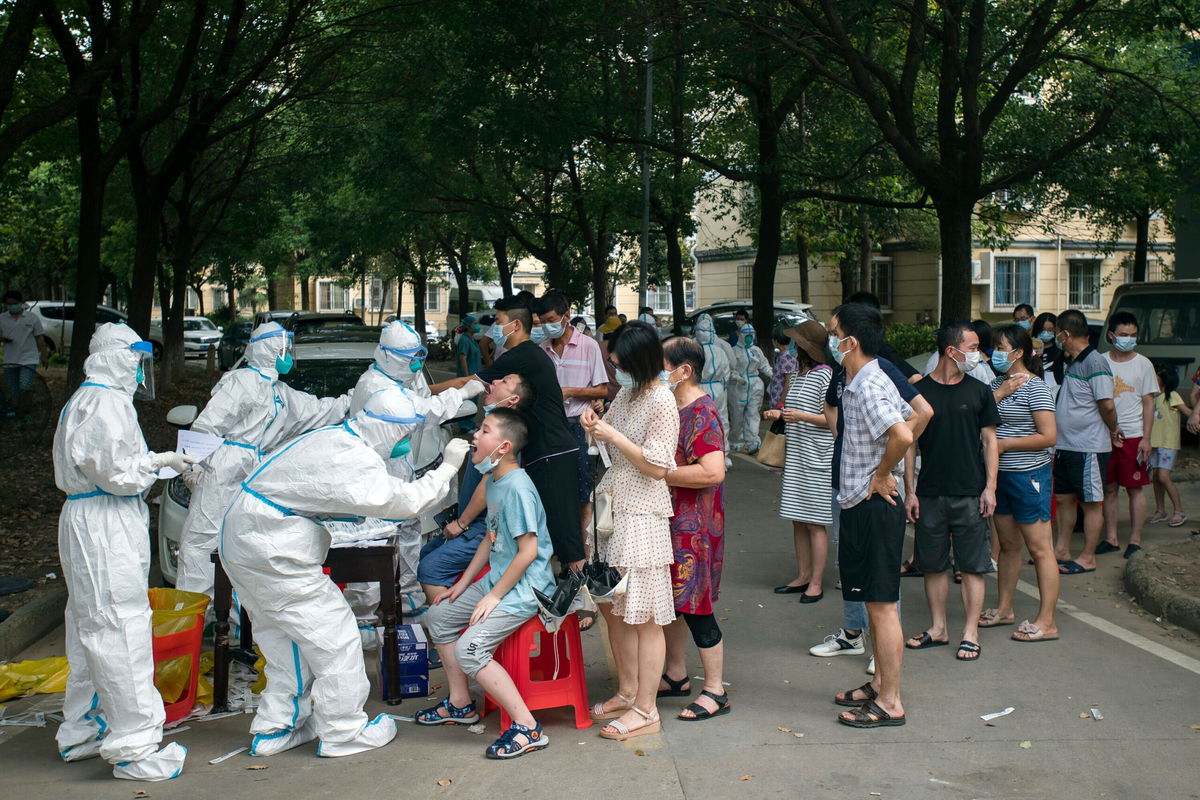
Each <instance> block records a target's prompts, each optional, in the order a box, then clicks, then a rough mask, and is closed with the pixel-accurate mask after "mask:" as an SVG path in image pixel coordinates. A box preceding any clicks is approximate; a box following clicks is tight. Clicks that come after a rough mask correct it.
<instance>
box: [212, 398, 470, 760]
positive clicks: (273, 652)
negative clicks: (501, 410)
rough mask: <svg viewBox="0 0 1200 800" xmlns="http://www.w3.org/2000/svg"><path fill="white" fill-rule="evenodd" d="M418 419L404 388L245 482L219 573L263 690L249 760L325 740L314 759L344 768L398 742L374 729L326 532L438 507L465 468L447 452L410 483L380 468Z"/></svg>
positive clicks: (378, 722) (463, 447) (383, 728)
mask: <svg viewBox="0 0 1200 800" xmlns="http://www.w3.org/2000/svg"><path fill="white" fill-rule="evenodd" d="M415 413H416V411H415V409H414V408H413V404H412V402H411V401H410V399H409V396H408V395H407V394H405V393H404V392H403V391H401V390H400V389H398V388H389V389H383V390H381V391H378V392H376V393H375V394H373V395H371V397H370V398H368V400H367V402H366V404H365V406H364V407H363V410H362V412H361V413H359V414H358V415H357V416H355V417H353V418H351V419H349V420H346V421H344V422H342V423H341V424H340V425H333V426H330V427H327V428H321V429H320V430H316V431H312V432H310V433H306V434H303V435H302V436H300V437H298V438H296V439H294V440H292V441H291V442H290V443H289V444H287V445H286V446H284V447H282V448H280V449H279V450H278V451H277V452H276V453H274V454H272V455H270V456H268V457H267V458H266V459H265V460H264V461H263V463H262V464H261V465H260V466H259V467H258V468H257V469H256V470H255V471H254V472H253V473H251V475H250V476H249V477H248V478H247V479H246V480H245V481H243V482H242V488H241V491H240V492H239V493H238V494H237V496H236V497H235V498H234V500H233V503H232V504H231V505H230V507H229V510H228V511H227V512H226V514H225V521H224V524H223V525H222V528H221V543H220V549H221V563H222V564H223V565H224V567H225V570H226V571H227V572H228V574H229V578H230V581H231V582H232V583H233V587H234V589H236V590H237V592H238V596H239V597H240V598H241V601H242V605H243V607H245V608H246V610H247V611H248V612H249V613H250V618H251V619H252V620H253V622H254V639H255V642H256V643H257V644H258V647H259V649H260V650H261V651H262V654H263V657H264V658H265V659H266V667H265V672H266V677H267V686H266V689H265V690H264V691H263V693H262V699H261V702H260V703H259V706H258V712H257V714H256V715H255V717H254V721H253V723H251V725H250V732H251V733H252V734H254V738H253V741H252V743H251V747H250V754H251V755H254V756H266V755H272V754H274V753H279V752H282V751H284V750H288V749H290V748H292V747H296V746H298V745H301V744H304V743H305V742H309V741H312V740H313V739H320V745H319V746H318V748H317V755H319V756H325V757H336V756H347V755H352V754H354V753H361V752H363V751H365V750H370V749H373V748H376V747H382V746H383V745H385V744H387V743H388V742H390V741H391V740H392V738H393V737H395V735H396V722H395V720H393V719H392V718H391V717H390V716H388V715H387V714H380V715H379V716H378V717H376V718H375V719H373V720H370V721H368V719H367V715H366V714H365V713H364V712H363V703H364V702H365V701H366V699H367V694H368V692H369V691H370V684H369V682H368V681H367V675H366V665H365V663H364V661H363V654H362V648H361V647H360V646H359V635H358V629H357V626H356V625H355V622H354V616H353V615H352V614H351V612H350V606H349V605H348V604H347V602H346V600H345V599H344V598H343V597H342V593H341V592H340V591H338V588H337V586H336V585H335V584H334V583H333V582H332V581H330V580H329V577H328V576H327V575H325V573H324V572H322V570H321V565H322V564H323V563H324V561H325V559H326V557H327V556H328V553H329V547H330V544H331V543H339V542H340V540H341V538H342V537H343V534H341V533H340V532H339V533H333V534H331V533H330V531H329V530H328V529H326V528H325V527H324V526H323V525H322V524H321V522H322V520H325V521H330V520H338V521H352V522H359V521H361V519H362V518H364V517H370V518H376V519H385V520H399V519H407V518H409V517H414V516H416V515H417V514H420V513H421V512H422V511H424V510H426V509H427V508H428V507H429V506H430V505H432V504H433V503H434V502H436V501H437V500H438V499H439V498H441V497H442V496H443V495H444V494H445V493H446V489H447V487H448V486H449V485H450V482H451V480H452V479H453V478H454V476H455V475H456V474H457V472H458V468H459V467H460V466H461V465H462V463H463V460H464V458H465V456H466V453H467V450H468V446H467V443H466V442H465V441H462V440H461V439H455V440H453V441H451V442H450V443H449V444H448V445H447V446H446V449H445V452H444V454H443V462H442V464H441V466H439V467H438V468H437V469H435V470H432V471H431V472H429V473H428V474H426V475H425V476H423V477H422V478H420V479H418V480H415V481H404V480H401V479H399V478H396V477H395V476H393V475H390V474H389V473H388V470H387V464H386V463H385V462H386V461H387V460H388V459H389V458H390V457H391V456H392V454H393V453H394V452H396V451H397V450H398V446H399V445H400V443H401V442H402V441H403V439H404V438H405V437H406V436H407V435H408V432H409V430H411V424H410V422H409V420H411V419H412V418H413V416H414V414H415Z"/></svg>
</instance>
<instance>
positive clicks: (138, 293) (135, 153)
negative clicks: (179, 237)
mask: <svg viewBox="0 0 1200 800" xmlns="http://www.w3.org/2000/svg"><path fill="white" fill-rule="evenodd" d="M126 163H127V164H128V165H129V189H130V194H131V195H133V207H134V216H135V219H134V245H133V275H132V277H131V279H130V290H129V326H130V327H131V328H133V329H134V331H136V332H137V334H138V335H139V336H142V337H145V336H146V335H147V333H148V332H149V330H150V315H151V310H152V308H153V306H154V276H155V275H156V274H157V273H158V258H159V249H160V248H161V246H162V218H163V206H164V205H165V203H166V198H165V197H162V196H160V195H159V194H158V193H157V192H155V191H154V188H153V186H152V185H151V180H150V176H149V175H148V174H147V170H146V163H145V160H144V159H143V157H142V152H141V149H140V145H138V144H135V145H134V146H133V147H131V148H130V150H129V153H128V156H127V158H126Z"/></svg>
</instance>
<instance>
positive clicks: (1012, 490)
mask: <svg viewBox="0 0 1200 800" xmlns="http://www.w3.org/2000/svg"><path fill="white" fill-rule="evenodd" d="M1052 483H1053V481H1051V479H1050V465H1049V464H1043V465H1042V466H1040V467H1034V468H1033V469H1022V470H1008V469H1002V470H1000V473H999V475H998V476H997V480H996V513H997V514H1004V515H1011V516H1012V518H1013V520H1015V521H1016V522H1020V523H1022V524H1028V523H1031V522H1041V521H1043V520H1049V519H1050V497H1051V494H1050V493H1051V491H1052V490H1053V487H1052V486H1051V484H1052Z"/></svg>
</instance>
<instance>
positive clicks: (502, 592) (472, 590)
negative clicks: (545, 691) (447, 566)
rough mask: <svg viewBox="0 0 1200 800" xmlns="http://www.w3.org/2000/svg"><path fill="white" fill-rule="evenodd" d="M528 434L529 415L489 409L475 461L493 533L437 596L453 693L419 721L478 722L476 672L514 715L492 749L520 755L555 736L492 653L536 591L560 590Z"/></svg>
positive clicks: (436, 637) (439, 634)
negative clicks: (529, 463)
mask: <svg viewBox="0 0 1200 800" xmlns="http://www.w3.org/2000/svg"><path fill="white" fill-rule="evenodd" d="M528 436H529V428H528V425H527V423H526V422H525V419H524V417H522V416H521V414H520V413H519V412H517V411H513V410H511V409H504V408H497V409H495V410H493V411H492V412H491V413H490V414H488V415H487V416H486V417H485V418H484V420H483V425H482V426H480V428H479V430H478V431H476V432H475V437H474V445H475V453H474V455H473V456H472V459H471V460H472V462H473V463H474V466H475V469H477V470H479V471H480V472H481V473H483V475H484V480H485V482H486V487H487V534H486V535H484V537H483V538H482V539H481V540H480V542H479V549H478V550H476V552H475V557H474V558H473V559H472V560H471V564H470V566H468V567H467V569H466V571H465V572H463V574H462V577H460V578H459V579H458V581H457V582H456V583H455V584H454V585H453V586H451V587H450V588H449V589H448V590H446V591H445V592H444V593H442V594H440V595H439V596H438V597H437V598H436V599H435V600H434V601H433V605H431V606H430V608H429V611H427V612H426V614H425V619H424V620H423V622H424V624H425V626H426V628H427V629H428V631H429V638H430V640H431V641H432V642H433V644H434V645H435V646H436V647H437V650H438V653H439V654H440V655H441V657H442V664H443V665H444V666H445V668H446V679H447V682H448V683H449V685H450V694H449V696H448V697H447V698H446V699H445V700H443V701H442V702H441V703H440V704H438V705H436V706H433V707H431V708H427V709H425V710H424V711H420V712H418V713H417V715H416V722H417V724H419V725H456V724H457V725H463V724H470V723H473V722H477V721H478V720H479V711H478V710H477V708H476V705H475V703H474V702H473V701H472V700H471V693H470V686H469V684H468V676H470V677H473V678H475V680H477V681H478V682H479V685H480V686H482V687H483V688H484V690H485V691H486V692H487V693H488V694H489V695H491V696H492V698H493V699H495V701H496V702H497V703H498V704H499V705H500V706H501V707H503V708H504V710H505V711H506V712H508V715H509V717H511V718H512V725H510V726H509V728H508V730H506V731H504V732H503V733H502V734H501V735H500V738H499V739H497V740H496V741H495V742H494V743H493V744H492V745H491V746H490V747H489V748H488V749H487V753H486V755H487V756H488V758H516V757H517V756H521V755H524V754H525V753H527V752H529V751H530V750H541V749H542V748H544V747H546V746H547V745H548V744H549V743H550V741H549V739H547V738H546V735H545V733H543V732H542V726H541V723H539V722H538V721H537V720H535V719H534V718H533V714H531V713H530V711H529V708H528V706H526V705H525V701H524V700H522V699H521V694H520V692H518V691H517V687H516V685H515V684H514V683H513V681H512V678H511V677H510V676H509V674H508V673H507V672H506V671H505V670H504V667H502V666H500V665H499V664H498V663H496V662H495V661H493V660H492V654H493V653H494V652H495V650H496V648H497V647H498V646H499V645H500V643H501V642H503V641H504V640H505V639H506V638H507V637H508V636H509V634H511V633H512V632H513V631H515V630H517V628H519V627H521V626H522V625H523V624H525V622H527V621H528V620H529V619H530V618H532V617H533V616H534V615H535V614H537V600H536V599H535V598H534V595H533V590H534V589H538V590H540V591H542V592H545V593H546V594H550V593H552V592H553V590H554V576H553V575H552V574H551V572H550V556H551V554H552V548H551V544H550V534H549V532H548V531H547V529H546V512H545V510H544V509H543V508H542V503H541V500H540V498H539V497H538V493H537V489H535V488H534V486H533V481H531V480H530V479H529V476H528V475H527V474H526V473H525V470H523V469H521V468H520V467H519V466H518V465H517V455H518V454H519V453H520V451H521V448H522V447H523V446H524V445H525V442H526V440H527V439H528ZM485 564H487V565H489V566H490V568H491V569H490V571H489V572H488V574H487V575H485V576H484V577H482V578H480V579H479V580H478V581H476V582H474V583H472V581H474V580H475V577H476V576H477V575H478V574H479V572H480V570H482V569H483V566H484V565H485ZM464 627H466V630H465V631H463V628H464ZM460 631H462V633H461V635H460V633H459V632H460Z"/></svg>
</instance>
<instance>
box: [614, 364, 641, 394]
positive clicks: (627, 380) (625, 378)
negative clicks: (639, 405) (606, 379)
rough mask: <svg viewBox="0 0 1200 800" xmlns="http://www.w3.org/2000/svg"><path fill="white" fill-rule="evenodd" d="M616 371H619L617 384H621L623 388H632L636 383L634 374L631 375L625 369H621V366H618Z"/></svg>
mask: <svg viewBox="0 0 1200 800" xmlns="http://www.w3.org/2000/svg"><path fill="white" fill-rule="evenodd" d="M616 373H617V385H618V386H620V387H621V388H623V389H632V388H633V387H634V386H635V385H636V382H635V381H634V380H633V376H632V375H630V374H629V373H628V372H626V371H625V370H623V369H621V368H620V367H617V369H616Z"/></svg>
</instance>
